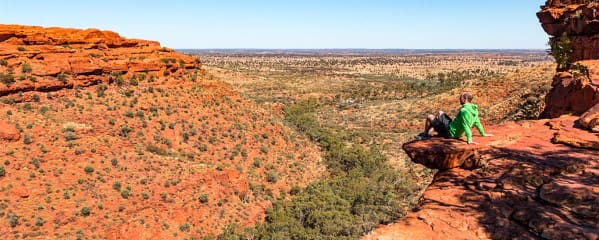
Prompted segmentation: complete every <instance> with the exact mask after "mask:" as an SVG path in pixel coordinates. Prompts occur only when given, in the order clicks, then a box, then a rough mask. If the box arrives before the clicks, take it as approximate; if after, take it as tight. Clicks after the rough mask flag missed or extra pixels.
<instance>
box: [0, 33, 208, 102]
mask: <svg viewBox="0 0 599 240" xmlns="http://www.w3.org/2000/svg"><path fill="white" fill-rule="evenodd" d="M199 67H200V62H199V61H198V60H197V59H196V58H195V57H191V56H187V55H183V54H180V53H177V52H175V51H173V50H172V49H168V48H163V47H160V44H159V43H158V42H155V41H147V40H137V39H126V38H123V37H121V36H119V35H118V34H117V33H114V32H111V31H100V30H97V29H87V30H79V29H67V28H43V27H31V26H20V25H1V24H0V73H1V74H2V76H0V77H1V79H0V80H2V83H0V95H5V94H9V93H16V92H20V91H31V90H36V91H51V90H57V89H61V88H65V87H67V88H68V87H73V86H89V85H95V84H97V83H100V82H104V83H109V82H114V81H124V80H125V79H126V80H128V78H131V77H133V76H136V80H138V81H143V80H146V79H150V78H164V77H165V76H169V77H176V76H178V75H181V74H183V73H184V72H185V70H193V69H199Z"/></svg>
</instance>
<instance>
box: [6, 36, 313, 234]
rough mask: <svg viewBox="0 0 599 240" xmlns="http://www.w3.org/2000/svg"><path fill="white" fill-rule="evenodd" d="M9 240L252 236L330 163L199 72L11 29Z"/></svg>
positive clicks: (159, 55)
mask: <svg viewBox="0 0 599 240" xmlns="http://www.w3.org/2000/svg"><path fill="white" fill-rule="evenodd" d="M0 77H1V78H2V79H1V80H2V82H1V83H0V145H1V146H2V148H1V149H0V167H1V168H0V219H1V220H0V238H2V239H13V238H42V239H47V238H57V239H67V238H68V239H76V238H77V239H96V238H99V239H169V238H179V239H183V238H187V239H189V238H196V239H199V238H201V237H205V236H210V235H211V234H212V235H215V234H218V233H219V232H221V231H222V230H223V228H224V227H225V226H229V225H231V224H233V225H231V226H235V225H236V226H239V227H244V226H251V225H253V224H254V223H255V222H257V221H262V219H263V218H264V209H265V208H266V207H268V206H269V205H270V203H271V201H272V200H273V199H277V198H279V199H280V198H286V197H287V196H289V194H288V192H289V190H290V189H291V187H292V186H305V184H307V183H308V182H311V181H313V180H315V179H317V178H319V177H320V175H321V173H322V171H323V169H322V168H323V167H322V165H320V157H319V154H318V152H319V151H318V149H317V147H315V146H314V145H312V144H310V143H309V141H307V140H306V139H303V138H302V137H301V136H297V135H295V134H294V133H293V132H292V131H291V130H290V129H288V128H287V127H284V126H283V125H281V124H280V123H279V122H278V119H277V117H275V116H273V115H271V114H270V113H267V112H266V111H264V110H262V109H261V108H259V107H257V106H256V105H255V104H254V103H253V102H251V101H248V100H247V99H245V98H243V97H241V96H240V94H238V93H237V92H235V91H233V90H232V89H231V87H230V86H229V85H227V84H225V83H223V82H221V81H220V80H217V79H214V78H213V77H212V76H210V75H207V74H206V73H205V72H204V71H203V70H202V69H201V63H200V61H199V60H198V59H196V58H194V57H190V56H187V55H183V54H179V53H177V52H174V51H173V50H170V49H167V48H163V47H161V46H160V45H159V43H157V42H152V41H144V40H133V39H126V38H123V37H120V36H119V35H118V34H116V33H113V32H108V31H99V30H94V29H88V30H77V29H62V28H41V27H28V26H15V25H0Z"/></svg>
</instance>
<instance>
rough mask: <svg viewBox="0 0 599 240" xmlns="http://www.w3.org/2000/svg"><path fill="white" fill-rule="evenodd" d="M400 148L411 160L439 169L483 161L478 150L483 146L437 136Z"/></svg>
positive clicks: (467, 166)
mask: <svg viewBox="0 0 599 240" xmlns="http://www.w3.org/2000/svg"><path fill="white" fill-rule="evenodd" d="M402 148H403V150H404V151H405V152H406V153H407V154H408V156H409V157H410V159H412V161H413V162H415V163H419V164H422V165H424V166H426V167H428V168H431V169H440V170H445V169H451V168H457V167H463V168H466V169H474V168H477V167H480V165H482V164H483V162H482V161H481V158H480V154H479V152H480V151H481V150H483V149H486V147H485V146H481V145H471V144H467V143H466V142H464V141H462V140H457V139H445V138H437V137H434V138H431V139H427V140H419V141H412V142H408V143H405V144H404V145H403V146H402Z"/></svg>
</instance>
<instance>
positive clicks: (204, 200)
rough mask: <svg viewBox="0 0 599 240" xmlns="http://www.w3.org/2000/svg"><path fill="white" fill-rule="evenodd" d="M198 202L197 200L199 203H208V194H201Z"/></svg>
mask: <svg viewBox="0 0 599 240" xmlns="http://www.w3.org/2000/svg"><path fill="white" fill-rule="evenodd" d="M198 200H199V201H200V202H201V203H208V194H206V193H202V194H201V195H200V197H199V198H198Z"/></svg>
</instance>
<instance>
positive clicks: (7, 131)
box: [0, 121, 21, 141]
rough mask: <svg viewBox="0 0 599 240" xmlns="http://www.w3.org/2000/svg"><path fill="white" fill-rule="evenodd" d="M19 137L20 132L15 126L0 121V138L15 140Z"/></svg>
mask: <svg viewBox="0 0 599 240" xmlns="http://www.w3.org/2000/svg"><path fill="white" fill-rule="evenodd" d="M19 138H21V134H20V133H19V130H17V128H15V127H14V126H11V125H8V124H6V123H4V122H2V121H0V139H4V140H8V141H16V140H19Z"/></svg>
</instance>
